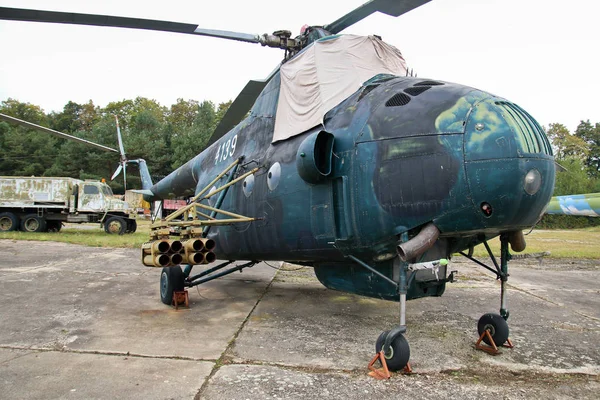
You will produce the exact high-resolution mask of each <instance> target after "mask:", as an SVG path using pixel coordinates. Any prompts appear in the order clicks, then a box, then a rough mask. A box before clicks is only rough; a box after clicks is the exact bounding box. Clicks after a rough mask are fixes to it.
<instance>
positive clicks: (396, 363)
mask: <svg viewBox="0 0 600 400" xmlns="http://www.w3.org/2000/svg"><path fill="white" fill-rule="evenodd" d="M390 332H391V331H384V332H382V333H381V335H379V337H378V338H377V342H376V343H375V353H377V354H380V353H381V351H382V350H383V345H384V344H385V340H386V338H387V337H388V335H389V334H390ZM382 355H383V357H384V358H385V363H386V365H387V367H388V369H389V370H390V371H400V370H403V369H404V368H405V367H406V366H407V365H408V360H409V359H410V346H409V345H408V341H407V340H406V338H405V337H404V335H403V334H402V333H399V334H397V336H396V337H394V338H390V344H389V347H388V350H387V351H384V352H383V354H382Z"/></svg>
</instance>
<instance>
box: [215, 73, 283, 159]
mask: <svg viewBox="0 0 600 400" xmlns="http://www.w3.org/2000/svg"><path fill="white" fill-rule="evenodd" d="M278 71H279V66H277V68H275V69H274V70H273V71H271V73H270V74H269V75H268V76H267V77H266V78H265V79H263V80H252V81H248V83H246V86H244V88H243V89H242V91H241V92H240V94H238V96H237V97H236V98H235V100H234V101H233V103H231V105H230V106H229V109H228V110H227V112H226V113H225V115H224V116H223V118H222V119H221V121H220V122H219V125H217V127H216V128H215V130H214V132H213V134H212V136H211V137H210V139H209V140H208V143H207V144H206V147H208V146H210V145H211V144H213V143H214V142H216V141H217V140H219V139H221V138H222V137H223V135H225V134H226V133H227V132H229V131H230V130H231V129H233V127H235V126H236V125H237V124H239V123H240V121H241V120H242V119H244V117H245V116H246V114H248V111H250V109H251V108H252V105H253V104H254V102H255V101H256V99H257V98H258V96H259V95H260V93H261V92H262V90H263V89H264V88H265V86H267V83H269V82H270V81H271V79H272V78H273V76H275V74H276V73H277V72H278Z"/></svg>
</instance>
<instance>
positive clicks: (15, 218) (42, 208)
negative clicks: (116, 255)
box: [0, 176, 137, 234]
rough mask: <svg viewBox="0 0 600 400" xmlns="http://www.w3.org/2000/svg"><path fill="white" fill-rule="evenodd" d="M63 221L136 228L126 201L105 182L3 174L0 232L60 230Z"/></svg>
mask: <svg viewBox="0 0 600 400" xmlns="http://www.w3.org/2000/svg"><path fill="white" fill-rule="evenodd" d="M63 222H70V223H77V224H80V223H90V222H91V223H100V224H101V226H102V227H103V228H104V230H105V231H106V233H116V234H123V233H133V232H135V231H136V229H137V223H136V221H135V218H132V216H131V215H130V209H129V205H128V204H127V202H125V201H123V200H119V199H117V198H115V197H114V195H113V192H112V190H111V189H110V187H109V186H108V185H107V184H106V183H104V182H98V181H87V180H86V181H82V180H79V179H73V178H51V177H20V176H17V177H9V176H0V232H8V231H14V230H22V231H24V232H48V231H51V232H58V231H60V229H61V227H62V224H63Z"/></svg>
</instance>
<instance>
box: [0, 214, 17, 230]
mask: <svg viewBox="0 0 600 400" xmlns="http://www.w3.org/2000/svg"><path fill="white" fill-rule="evenodd" d="M18 227H19V219H18V218H17V216H16V215H15V214H13V213H11V212H3V213H0V232H10V231H16V230H17V228H18Z"/></svg>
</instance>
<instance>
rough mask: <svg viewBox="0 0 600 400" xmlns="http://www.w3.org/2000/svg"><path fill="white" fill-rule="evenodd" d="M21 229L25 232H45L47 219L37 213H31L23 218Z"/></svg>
mask: <svg viewBox="0 0 600 400" xmlns="http://www.w3.org/2000/svg"><path fill="white" fill-rule="evenodd" d="M21 230H22V231H23V232H45V231H46V220H45V219H44V217H40V216H38V215H37V214H29V215H26V216H24V217H23V219H21Z"/></svg>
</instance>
